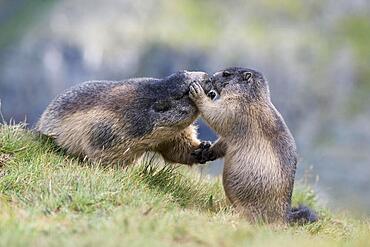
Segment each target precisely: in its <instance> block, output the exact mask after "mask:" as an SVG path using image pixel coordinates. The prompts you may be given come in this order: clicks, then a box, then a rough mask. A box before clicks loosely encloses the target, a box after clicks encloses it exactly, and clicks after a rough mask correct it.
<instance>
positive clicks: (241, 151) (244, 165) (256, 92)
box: [190, 68, 316, 222]
mask: <svg viewBox="0 0 370 247" xmlns="http://www.w3.org/2000/svg"><path fill="white" fill-rule="evenodd" d="M212 84H213V86H214V87H215V89H216V91H217V92H218V93H219V95H220V97H219V99H216V100H214V101H212V100H211V99H210V98H208V97H207V96H206V94H205V93H204V91H203V89H202V87H201V86H200V85H199V84H197V83H194V84H192V85H191V87H190V98H191V99H192V100H193V101H194V102H195V104H196V105H197V107H198V109H199V111H200V114H201V116H202V117H203V118H204V120H205V121H206V122H207V123H208V124H209V125H210V127H211V128H213V129H214V130H215V131H216V132H217V133H218V134H219V135H220V139H219V140H218V141H217V142H216V143H215V144H213V145H212V146H211V147H210V148H209V149H208V150H207V149H204V150H203V151H202V158H201V160H200V161H201V162H204V161H207V160H214V159H217V158H220V157H223V156H225V166H224V171H223V184H224V189H225V193H226V195H227V197H228V199H229V200H230V201H231V203H232V204H233V205H235V206H236V207H237V209H239V211H241V212H242V213H243V214H244V215H245V216H246V217H247V218H248V219H249V220H250V221H252V222H256V221H258V220H262V221H264V222H287V221H297V220H299V221H300V222H305V221H315V220H316V215H315V214H313V213H311V211H310V210H309V209H308V208H306V207H303V206H301V207H300V208H298V209H291V206H290V204H291V196H292V191H293V185H294V176H295V170H296V163H297V153H296V145H295V142H294V139H293V137H292V135H291V133H290V131H289V129H288V127H287V126H286V124H285V122H284V120H283V118H282V117H281V115H280V113H279V112H278V111H277V110H276V108H275V107H274V105H273V104H272V103H271V100H270V93H269V88H268V84H267V82H266V81H265V79H264V78H263V76H262V75H261V74H260V73H258V72H257V71H254V70H251V69H244V68H230V69H227V70H224V71H221V72H218V73H215V74H214V75H213V79H212ZM211 92H212V91H211Z"/></svg>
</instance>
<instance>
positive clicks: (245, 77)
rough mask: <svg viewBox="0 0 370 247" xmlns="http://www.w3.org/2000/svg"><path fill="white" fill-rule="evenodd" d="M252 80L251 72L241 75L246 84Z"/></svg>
mask: <svg viewBox="0 0 370 247" xmlns="http://www.w3.org/2000/svg"><path fill="white" fill-rule="evenodd" d="M251 78H252V73H251V72H244V73H243V79H244V80H246V81H247V82H251V81H252V80H251Z"/></svg>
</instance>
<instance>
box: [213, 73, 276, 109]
mask: <svg viewBox="0 0 370 247" xmlns="http://www.w3.org/2000/svg"><path fill="white" fill-rule="evenodd" d="M211 80H212V85H213V87H214V89H215V90H216V91H217V93H219V94H220V95H222V94H225V93H227V94H232V93H235V94H238V95H242V96H243V99H246V100H247V101H248V102H255V101H259V100H268V99H269V98H270V93H269V87H268V83H267V81H266V80H265V79H264V77H263V75H262V74H261V73H259V72H258V71H255V70H252V69H248V68H239V67H232V68H227V69H225V70H221V71H219V72H216V73H215V74H213V76H212V79H211Z"/></svg>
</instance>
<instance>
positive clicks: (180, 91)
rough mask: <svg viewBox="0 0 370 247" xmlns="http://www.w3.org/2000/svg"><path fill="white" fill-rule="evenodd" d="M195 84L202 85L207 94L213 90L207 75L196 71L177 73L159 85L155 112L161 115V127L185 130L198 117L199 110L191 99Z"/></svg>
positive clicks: (154, 106) (154, 107)
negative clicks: (192, 87) (191, 90)
mask: <svg viewBox="0 0 370 247" xmlns="http://www.w3.org/2000/svg"><path fill="white" fill-rule="evenodd" d="M193 82H198V83H200V84H201V85H202V87H203V88H204V90H205V91H206V92H208V91H209V90H210V89H211V88H212V84H211V80H210V78H209V76H208V74H207V73H204V72H194V71H179V72H176V73H174V74H172V75H170V76H168V77H166V78H164V80H163V81H162V83H161V84H160V85H158V84H157V90H155V91H156V92H158V93H157V95H155V97H154V98H155V99H156V102H155V103H154V105H153V110H154V111H155V112H156V113H157V114H158V115H159V118H160V121H158V124H159V125H160V126H171V127H179V128H183V127H186V126H188V125H190V124H191V123H192V122H193V121H194V120H195V119H196V118H197V117H198V114H199V112H198V109H197V107H196V106H195V104H194V103H193V101H192V100H190V98H189V87H190V84H191V83H193Z"/></svg>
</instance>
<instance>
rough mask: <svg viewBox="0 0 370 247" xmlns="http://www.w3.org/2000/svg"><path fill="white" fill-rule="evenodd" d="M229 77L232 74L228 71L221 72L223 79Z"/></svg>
mask: <svg viewBox="0 0 370 247" xmlns="http://www.w3.org/2000/svg"><path fill="white" fill-rule="evenodd" d="M231 75H232V73H231V72H230V71H227V70H225V71H223V72H222V76H223V77H228V76H231Z"/></svg>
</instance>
